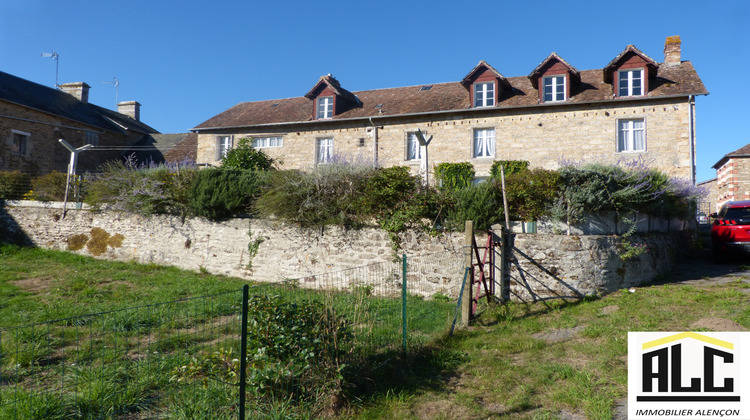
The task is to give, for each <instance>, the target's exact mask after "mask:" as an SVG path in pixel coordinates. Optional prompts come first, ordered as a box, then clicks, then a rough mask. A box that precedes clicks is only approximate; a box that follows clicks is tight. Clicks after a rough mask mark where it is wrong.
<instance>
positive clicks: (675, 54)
mask: <svg viewBox="0 0 750 420" xmlns="http://www.w3.org/2000/svg"><path fill="white" fill-rule="evenodd" d="M681 44H682V41H680V36H679V35H674V36H668V37H667V41H666V42H665V43H664V63H666V64H667V65H668V66H679V65H680V62H681V57H680V55H681V53H682V51H681V49H680V45H681Z"/></svg>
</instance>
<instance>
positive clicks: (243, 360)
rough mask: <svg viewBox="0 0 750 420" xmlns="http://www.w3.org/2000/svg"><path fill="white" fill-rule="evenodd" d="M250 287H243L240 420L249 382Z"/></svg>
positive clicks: (243, 416) (243, 418)
mask: <svg viewBox="0 0 750 420" xmlns="http://www.w3.org/2000/svg"><path fill="white" fill-rule="evenodd" d="M249 295H250V286H249V285H247V284H246V285H244V286H242V327H241V328H242V332H241V333H240V401H239V406H240V407H239V411H240V420H245V386H246V385H245V382H247V301H248V297H249Z"/></svg>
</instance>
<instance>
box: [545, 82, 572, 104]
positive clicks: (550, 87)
mask: <svg viewBox="0 0 750 420" xmlns="http://www.w3.org/2000/svg"><path fill="white" fill-rule="evenodd" d="M542 80H543V88H544V92H543V97H542V98H543V100H544V102H560V101H564V100H565V99H566V98H565V76H550V77H544V78H542Z"/></svg>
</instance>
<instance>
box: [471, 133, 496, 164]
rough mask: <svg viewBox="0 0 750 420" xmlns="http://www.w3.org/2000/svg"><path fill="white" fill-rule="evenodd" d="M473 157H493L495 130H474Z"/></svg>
mask: <svg viewBox="0 0 750 420" xmlns="http://www.w3.org/2000/svg"><path fill="white" fill-rule="evenodd" d="M474 157H475V158H478V157H495V129H494V128H478V129H475V130H474Z"/></svg>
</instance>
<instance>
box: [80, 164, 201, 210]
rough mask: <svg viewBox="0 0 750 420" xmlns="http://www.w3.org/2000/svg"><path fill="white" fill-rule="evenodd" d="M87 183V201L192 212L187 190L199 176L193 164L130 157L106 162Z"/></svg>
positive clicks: (114, 206) (120, 207)
mask: <svg viewBox="0 0 750 420" xmlns="http://www.w3.org/2000/svg"><path fill="white" fill-rule="evenodd" d="M100 171H101V173H100V174H98V175H96V176H95V177H94V178H93V179H92V180H91V181H89V182H87V184H86V194H85V198H84V201H85V202H86V203H87V204H89V205H91V206H93V207H94V208H100V207H101V206H103V205H105V204H106V205H108V206H109V207H110V208H111V209H113V210H118V211H128V212H131V213H138V214H144V215H150V214H177V215H182V216H185V215H187V214H189V205H188V191H189V190H190V188H191V186H192V184H193V180H194V178H195V176H196V172H197V167H196V166H195V165H192V164H178V165H164V164H160V165H151V166H146V165H137V164H136V163H135V161H134V160H133V159H132V157H131V158H128V159H126V160H125V161H124V162H119V161H113V162H107V163H105V164H104V165H102V167H101V168H100Z"/></svg>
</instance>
